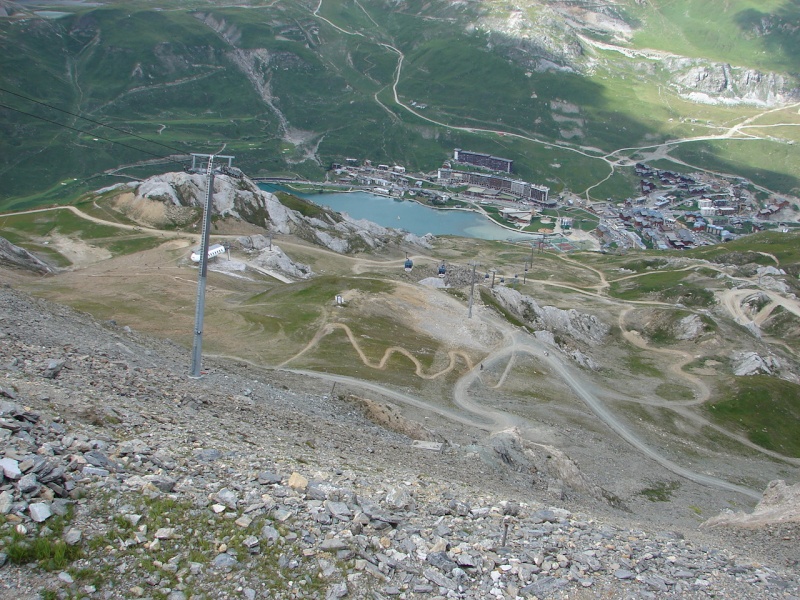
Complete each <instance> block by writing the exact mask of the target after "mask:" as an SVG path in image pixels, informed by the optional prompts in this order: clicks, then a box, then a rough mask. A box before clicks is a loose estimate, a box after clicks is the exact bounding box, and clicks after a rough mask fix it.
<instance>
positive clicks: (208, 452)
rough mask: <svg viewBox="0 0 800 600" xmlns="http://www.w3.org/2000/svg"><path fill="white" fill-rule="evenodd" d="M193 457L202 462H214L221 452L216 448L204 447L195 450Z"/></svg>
mask: <svg viewBox="0 0 800 600" xmlns="http://www.w3.org/2000/svg"><path fill="white" fill-rule="evenodd" d="M194 457H195V458H196V459H197V460H200V461H202V462H214V461H215V460H218V459H220V458H222V452H220V451H219V450H217V449H216V448H204V449H202V450H198V451H197V452H195V454H194Z"/></svg>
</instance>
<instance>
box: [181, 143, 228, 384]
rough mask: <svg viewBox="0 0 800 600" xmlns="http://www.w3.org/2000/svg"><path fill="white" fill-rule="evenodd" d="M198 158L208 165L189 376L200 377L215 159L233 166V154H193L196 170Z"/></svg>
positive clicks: (193, 164)
mask: <svg viewBox="0 0 800 600" xmlns="http://www.w3.org/2000/svg"><path fill="white" fill-rule="evenodd" d="M198 158H206V159H208V163H207V165H206V198H205V204H204V208H203V231H202V233H201V237H200V268H199V273H198V276H197V305H196V308H195V313H194V344H193V345H192V370H191V371H190V372H189V377H192V378H195V379H197V378H200V376H201V367H202V363H203V316H204V313H205V309H206V275H207V273H208V239H209V237H210V236H211V207H212V205H213V200H214V159H215V158H227V159H228V168H230V167H231V161H232V160H233V159H234V157H233V156H222V155H219V154H192V169H193V170H196V164H197V163H196V160H197V159H198Z"/></svg>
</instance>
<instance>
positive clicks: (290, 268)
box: [236, 235, 314, 279]
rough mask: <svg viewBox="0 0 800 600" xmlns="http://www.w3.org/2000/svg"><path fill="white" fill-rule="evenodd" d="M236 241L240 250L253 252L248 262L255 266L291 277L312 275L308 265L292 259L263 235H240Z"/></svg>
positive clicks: (303, 277)
mask: <svg viewBox="0 0 800 600" xmlns="http://www.w3.org/2000/svg"><path fill="white" fill-rule="evenodd" d="M236 241H237V243H238V244H239V246H240V248H242V250H244V251H245V252H249V253H254V254H255V257H254V258H253V259H252V260H251V261H250V262H251V264H252V265H253V266H255V267H257V268H260V269H264V270H265V271H268V272H275V271H277V272H278V273H281V274H283V275H285V276H287V277H290V278H292V279H308V278H309V277H311V276H312V275H314V272H313V271H312V270H311V267H310V266H309V265H306V264H303V263H300V262H295V261H293V260H292V259H291V258H289V257H288V256H287V255H286V253H284V252H283V250H281V248H280V246H278V245H277V244H273V243H271V242H269V240H268V239H267V238H266V237H264V236H263V235H252V236H245V237H240V238H239V239H238V240H236Z"/></svg>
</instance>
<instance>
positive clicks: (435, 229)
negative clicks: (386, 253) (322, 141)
mask: <svg viewBox="0 0 800 600" xmlns="http://www.w3.org/2000/svg"><path fill="white" fill-rule="evenodd" d="M261 187H262V189H265V190H267V191H273V190H275V189H276V188H275V187H274V186H268V185H263V186H261ZM287 191H289V190H287ZM291 193H292V194H294V195H296V196H300V197H301V198H305V199H307V200H311V201H312V202H315V203H316V204H319V205H320V206H327V207H329V208H331V209H333V210H335V211H337V212H341V213H347V214H348V215H350V217H352V218H353V219H367V220H368V221H372V222H373V223H377V224H378V225H383V226H384V227H393V228H395V229H404V230H405V231H408V232H410V233H414V234H416V235H425V234H426V233H432V234H433V235H456V236H460V237H471V238H478V239H482V240H507V239H513V240H524V239H530V238H529V237H527V236H524V235H519V234H515V233H514V232H513V231H509V230H507V229H503V228H502V227H500V226H498V225H496V224H494V223H492V222H491V221H490V220H489V219H487V218H486V217H483V216H481V215H478V214H476V213H473V212H466V211H462V210H437V209H435V208H429V207H427V206H423V205H421V204H418V203H417V202H413V201H410V200H405V201H403V202H400V201H398V200H393V199H391V198H386V197H384V196H376V195H375V194H369V193H367V192H343V193H332V194H298V193H297V192H295V191H291Z"/></svg>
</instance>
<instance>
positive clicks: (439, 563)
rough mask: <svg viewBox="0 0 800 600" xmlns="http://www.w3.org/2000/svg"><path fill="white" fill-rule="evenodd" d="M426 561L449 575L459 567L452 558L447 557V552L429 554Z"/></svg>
mask: <svg viewBox="0 0 800 600" xmlns="http://www.w3.org/2000/svg"><path fill="white" fill-rule="evenodd" d="M425 560H426V561H427V562H429V563H430V564H432V565H433V566H434V567H436V568H437V569H440V570H442V571H445V572H446V573H449V572H450V571H452V570H453V569H455V568H456V566H457V565H456V563H455V562H453V561H452V560H450V557H449V556H447V552H431V553H429V554H428V556H427V557H426V558H425Z"/></svg>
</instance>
